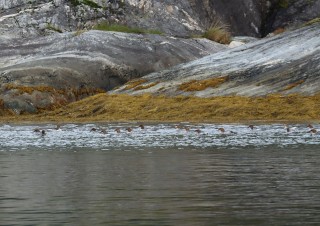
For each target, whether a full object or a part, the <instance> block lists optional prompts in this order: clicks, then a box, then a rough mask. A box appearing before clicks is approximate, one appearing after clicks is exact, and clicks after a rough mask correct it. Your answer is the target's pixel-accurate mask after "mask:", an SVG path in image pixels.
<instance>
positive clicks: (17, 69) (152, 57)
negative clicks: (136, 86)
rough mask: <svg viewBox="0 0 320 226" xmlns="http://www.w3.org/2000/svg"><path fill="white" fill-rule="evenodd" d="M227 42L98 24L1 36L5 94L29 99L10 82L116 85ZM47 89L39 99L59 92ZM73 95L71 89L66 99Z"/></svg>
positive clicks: (61, 87)
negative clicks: (106, 27)
mask: <svg viewBox="0 0 320 226" xmlns="http://www.w3.org/2000/svg"><path fill="white" fill-rule="evenodd" d="M226 48H227V47H225V46H224V45H220V44H217V43H215V42H211V41H209V40H206V39H177V38H173V37H165V36H160V35H138V34H127V33H119V32H103V31H93V30H92V31H88V32H84V33H62V34H54V35H51V36H46V37H41V38H37V39H11V40H9V39H4V40H1V38H0V49H1V52H0V88H1V87H2V94H0V98H3V96H6V95H7V98H5V101H9V99H10V98H8V95H9V96H10V97H11V98H13V99H16V98H19V100H21V99H23V98H22V95H20V94H19V93H14V94H10V93H8V91H7V90H6V89H5V87H6V86H7V85H8V84H14V85H16V86H35V87H39V86H45V87H52V88H55V89H59V90H68V89H69V88H76V89H81V88H89V89H94V88H101V89H104V90H110V89H112V88H114V87H115V86H119V85H121V84H123V83H125V82H126V81H128V80H130V79H133V78H138V77H141V76H143V75H146V74H148V73H151V72H154V71H159V70H163V69H166V68H169V67H172V66H174V65H177V64H180V63H184V62H187V61H191V60H195V59H198V58H201V57H203V56H206V55H209V54H211V53H214V52H218V51H221V50H223V49H226ZM43 93H44V94H43V95H42V96H41V97H39V98H38V99H48V98H51V99H52V98H53V96H52V95H53V94H50V95H51V96H50V95H49V96H48V95H47V92H43ZM39 95H40V94H39ZM55 95H56V93H55ZM58 96H59V95H58ZM60 96H61V95H60ZM59 98H60V99H61V98H62V97H59ZM59 98H58V99H59ZM53 99H57V98H53ZM23 100H24V99H23ZM73 100H74V98H70V97H67V96H66V95H65V96H64V99H63V101H62V102H69V101H73ZM29 101H30V102H31V103H33V104H34V106H35V107H40V108H44V106H45V105H47V106H48V105H50V104H54V103H55V102H56V101H51V102H50V101H49V102H48V101H44V102H45V103H47V104H42V103H40V102H39V101H37V102H35V100H34V98H31V97H29ZM10 106H11V105H10ZM20 106H22V105H21V104H20ZM26 111H28V110H26Z"/></svg>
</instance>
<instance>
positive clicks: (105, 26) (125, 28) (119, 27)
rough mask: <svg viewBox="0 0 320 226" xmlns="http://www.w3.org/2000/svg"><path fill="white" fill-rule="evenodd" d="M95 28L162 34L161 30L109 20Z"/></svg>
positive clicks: (94, 28)
mask: <svg viewBox="0 0 320 226" xmlns="http://www.w3.org/2000/svg"><path fill="white" fill-rule="evenodd" d="M93 30H100V31H115V32H125V33H135V34H158V35H161V34H162V32H161V31H159V30H144V29H141V28H137V27H129V26H126V25H122V24H109V23H108V22H102V23H99V24H97V25H95V26H94V27H93Z"/></svg>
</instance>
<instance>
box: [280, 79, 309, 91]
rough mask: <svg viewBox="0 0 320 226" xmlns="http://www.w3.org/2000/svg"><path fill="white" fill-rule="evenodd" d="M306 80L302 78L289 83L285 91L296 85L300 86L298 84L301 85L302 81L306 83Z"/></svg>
mask: <svg viewBox="0 0 320 226" xmlns="http://www.w3.org/2000/svg"><path fill="white" fill-rule="evenodd" d="M304 82H305V81H304V80H300V81H297V82H295V83H291V84H289V85H287V86H286V87H285V88H284V89H283V91H287V90H290V89H293V88H294V87H296V86H298V85H301V84H302V83H304Z"/></svg>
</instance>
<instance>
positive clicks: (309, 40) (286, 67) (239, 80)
mask: <svg viewBox="0 0 320 226" xmlns="http://www.w3.org/2000/svg"><path fill="white" fill-rule="evenodd" d="M319 37H320V23H318V24H314V25H312V26H309V27H305V28H302V29H299V30H296V31H293V32H288V33H284V34H281V35H277V36H274V37H271V38H266V39H262V40H260V41H257V42H253V43H248V44H244V45H241V46H239V47H236V48H233V49H229V50H225V51H222V52H219V53H216V54H212V55H210V56H207V57H204V58H201V59H198V60H195V61H192V62H189V63H185V64H182V65H178V66H176V67H174V68H172V69H170V70H164V71H161V72H156V73H152V74H150V75H147V76H145V77H143V81H145V82H144V83H143V84H140V85H141V86H143V87H148V86H149V85H150V84H152V86H151V87H150V88H146V89H142V90H141V89H140V90H136V89H129V90H127V89H126V87H127V85H125V86H123V87H120V88H119V89H117V90H115V91H114V92H115V93H129V94H133V95H137V94H142V93H153V94H158V95H163V94H164V95H174V96H175V95H194V96H199V97H212V96H227V95H240V96H264V95H269V94H281V95H287V94H292V93H299V94H304V95H312V94H316V93H319V92H320V38H319ZM205 81H211V82H212V83H214V82H216V83H217V84H216V86H214V85H213V86H212V87H209V86H208V87H207V88H206V86H205ZM188 84H192V85H195V86H196V89H198V88H200V90H196V89H194V90H192V89H185V88H184V87H186V86H187V87H188ZM201 84H202V85H203V86H205V88H204V89H203V90H202V89H201V87H199V86H201ZM182 85H183V86H182ZM182 87H183V88H182ZM189 87H190V86H189Z"/></svg>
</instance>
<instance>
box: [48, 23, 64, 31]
mask: <svg viewBox="0 0 320 226" xmlns="http://www.w3.org/2000/svg"><path fill="white" fill-rule="evenodd" d="M46 29H48V30H51V31H55V32H58V33H62V30H61V29H60V28H58V27H56V26H54V25H53V24H47V27H46Z"/></svg>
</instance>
